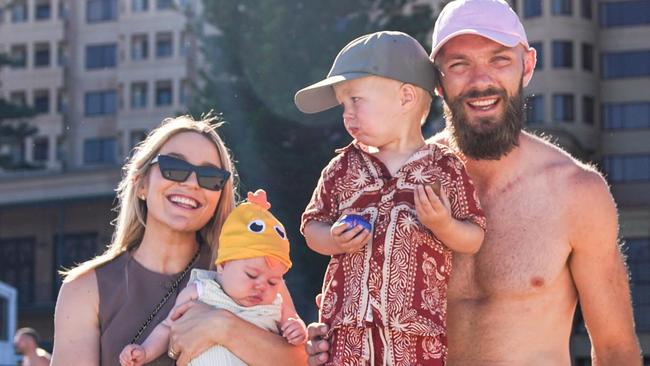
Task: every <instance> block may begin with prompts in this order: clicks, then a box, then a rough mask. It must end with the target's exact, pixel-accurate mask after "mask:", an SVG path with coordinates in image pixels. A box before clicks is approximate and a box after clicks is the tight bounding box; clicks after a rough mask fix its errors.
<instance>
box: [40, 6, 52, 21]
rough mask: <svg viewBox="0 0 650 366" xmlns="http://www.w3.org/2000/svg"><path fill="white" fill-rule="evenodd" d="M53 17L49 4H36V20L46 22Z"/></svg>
mask: <svg viewBox="0 0 650 366" xmlns="http://www.w3.org/2000/svg"><path fill="white" fill-rule="evenodd" d="M51 16H52V7H51V5H50V3H49V1H48V2H40V3H37V4H36V19H37V20H45V19H50V17H51Z"/></svg>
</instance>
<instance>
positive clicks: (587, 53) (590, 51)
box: [582, 43, 594, 71]
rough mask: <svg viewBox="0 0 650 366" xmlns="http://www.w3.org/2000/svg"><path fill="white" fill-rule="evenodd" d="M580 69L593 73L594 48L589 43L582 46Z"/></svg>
mask: <svg viewBox="0 0 650 366" xmlns="http://www.w3.org/2000/svg"><path fill="white" fill-rule="evenodd" d="M582 69H583V70H587V71H594V46H592V45H590V44H589V43H583V44H582Z"/></svg>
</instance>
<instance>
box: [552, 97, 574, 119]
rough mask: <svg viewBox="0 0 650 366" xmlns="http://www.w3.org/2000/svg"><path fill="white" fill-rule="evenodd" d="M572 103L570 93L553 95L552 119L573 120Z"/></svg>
mask: <svg viewBox="0 0 650 366" xmlns="http://www.w3.org/2000/svg"><path fill="white" fill-rule="evenodd" d="M573 104H574V101H573V95H572V94H555V95H553V119H554V120H556V121H564V122H573V120H574V113H573Z"/></svg>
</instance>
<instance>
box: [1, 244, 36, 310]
mask: <svg viewBox="0 0 650 366" xmlns="http://www.w3.org/2000/svg"><path fill="white" fill-rule="evenodd" d="M35 245H36V239H34V238H33V237H28V238H8V239H0V281H4V282H6V283H8V284H10V285H11V286H13V287H15V288H16V290H18V303H19V304H21V305H27V304H30V303H32V302H33V301H34V288H35V287H36V286H35V282H34V257H35V255H34V254H35V253H34V247H35Z"/></svg>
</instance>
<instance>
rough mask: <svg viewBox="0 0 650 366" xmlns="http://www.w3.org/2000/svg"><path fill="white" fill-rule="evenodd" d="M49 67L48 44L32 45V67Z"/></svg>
mask: <svg viewBox="0 0 650 366" xmlns="http://www.w3.org/2000/svg"><path fill="white" fill-rule="evenodd" d="M48 66H50V44H49V43H36V44H35V45H34V67H48Z"/></svg>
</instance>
